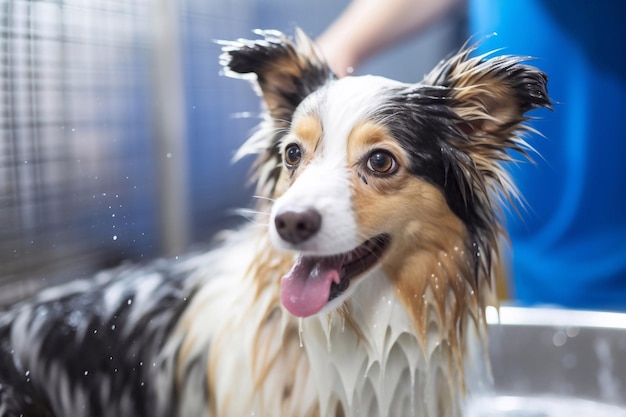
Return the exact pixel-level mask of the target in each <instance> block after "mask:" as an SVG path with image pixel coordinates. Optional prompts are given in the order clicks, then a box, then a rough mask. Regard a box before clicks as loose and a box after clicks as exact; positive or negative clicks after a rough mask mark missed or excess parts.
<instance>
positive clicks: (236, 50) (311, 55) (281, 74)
mask: <svg viewBox="0 0 626 417" xmlns="http://www.w3.org/2000/svg"><path fill="white" fill-rule="evenodd" d="M255 33H256V34H258V35H260V36H261V37H262V38H261V39H257V40H245V39H240V40H238V41H234V42H223V43H222V44H223V48H222V50H223V51H224V54H223V55H222V56H221V63H222V65H224V67H225V69H226V71H227V73H230V74H231V75H232V73H236V74H256V80H257V83H258V86H259V88H260V89H261V93H262V96H263V100H264V101H265V104H266V105H267V110H268V112H269V114H270V116H271V117H272V119H273V120H274V122H275V125H276V126H277V127H285V126H287V125H288V124H289V122H290V121H291V117H292V115H293V112H294V111H295V109H296V107H297V106H298V105H299V104H300V103H301V102H302V100H304V98H305V97H307V96H308V95H309V94H311V93H312V92H313V91H315V90H317V89H318V88H319V87H320V86H322V85H324V84H325V83H326V82H328V81H329V80H330V79H332V78H334V77H335V76H334V75H333V73H332V71H331V70H330V67H329V66H328V65H327V64H326V63H325V62H324V61H323V60H322V59H321V58H320V57H319V55H318V54H317V53H316V51H315V46H314V44H313V41H312V40H311V39H310V38H309V37H308V36H307V35H305V34H304V32H302V30H300V29H296V34H295V41H292V40H290V39H289V38H287V36H285V35H284V34H282V33H281V32H278V31H274V30H257V31H255Z"/></svg>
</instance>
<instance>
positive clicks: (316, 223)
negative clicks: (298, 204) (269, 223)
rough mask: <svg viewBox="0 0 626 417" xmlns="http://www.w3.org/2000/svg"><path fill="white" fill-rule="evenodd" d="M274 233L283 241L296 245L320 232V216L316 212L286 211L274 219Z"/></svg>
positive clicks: (309, 210) (310, 210)
mask: <svg viewBox="0 0 626 417" xmlns="http://www.w3.org/2000/svg"><path fill="white" fill-rule="evenodd" d="M274 224H275V225H276V231H277V232H278V235H279V236H280V237H281V238H283V240H285V241H287V242H289V243H293V244H294V245H297V244H298V243H301V242H304V241H305V240H307V239H309V238H310V237H311V236H313V235H314V234H315V233H317V232H318V231H319V230H320V226H321V225H322V216H321V215H320V214H319V213H318V212H317V210H313V209H308V210H305V211H286V212H284V213H281V214H279V215H277V216H276V218H275V219H274Z"/></svg>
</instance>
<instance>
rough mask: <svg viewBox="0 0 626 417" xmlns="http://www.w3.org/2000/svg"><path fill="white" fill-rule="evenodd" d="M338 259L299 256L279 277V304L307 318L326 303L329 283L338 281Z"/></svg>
mask: <svg viewBox="0 0 626 417" xmlns="http://www.w3.org/2000/svg"><path fill="white" fill-rule="evenodd" d="M339 268H341V259H340V258H339V257H329V258H307V257H303V256H301V257H299V258H298V259H297V260H296V263H295V264H294V265H293V266H292V267H291V271H289V272H288V273H287V275H285V276H284V277H283V279H282V280H281V287H282V294H281V298H282V301H283V305H284V306H285V308H286V309H287V310H289V312H290V313H291V314H293V315H294V316H297V317H308V316H311V315H313V314H315V313H317V312H318V311H320V310H321V309H322V308H323V307H324V306H325V305H326V303H327V302H328V296H329V295H330V286H331V284H332V283H333V282H335V283H337V284H338V283H339V280H340V275H339Z"/></svg>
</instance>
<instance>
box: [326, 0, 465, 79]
mask: <svg viewBox="0 0 626 417" xmlns="http://www.w3.org/2000/svg"><path fill="white" fill-rule="evenodd" d="M463 2H464V0H354V1H353V2H352V3H351V4H350V5H349V6H348V7H347V8H346V10H345V11H344V12H343V13H342V15H341V16H339V18H337V20H335V21H334V22H333V23H332V24H331V26H330V27H329V28H328V29H326V31H325V32H324V33H323V34H322V35H321V36H320V37H319V38H318V39H317V44H318V46H319V48H320V51H321V52H322V55H323V56H324V58H325V59H326V60H327V61H328V63H329V65H330V66H331V68H332V69H333V71H334V72H335V73H336V74H337V75H338V76H344V75H346V74H349V73H350V72H352V68H353V67H355V66H357V65H359V64H360V63H362V62H363V61H364V60H365V59H366V58H368V57H370V56H372V55H374V54H375V53H377V52H379V51H381V50H382V49H384V48H386V47H388V46H390V45H392V44H394V43H396V42H399V41H400V40H402V39H404V38H406V37H408V36H410V35H412V34H414V33H415V32H418V31H419V30H421V29H423V28H425V27H426V26H428V25H429V24H431V23H433V22H434V21H436V20H438V19H439V18H441V17H443V16H444V15H445V14H447V13H448V12H449V11H451V10H452V9H453V8H454V7H456V6H458V5H460V4H462V3H463Z"/></svg>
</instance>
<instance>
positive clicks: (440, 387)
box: [0, 31, 550, 417]
mask: <svg viewBox="0 0 626 417" xmlns="http://www.w3.org/2000/svg"><path fill="white" fill-rule="evenodd" d="M258 35H259V38H257V39H255V40H238V41H235V42H224V43H223V51H224V54H223V56H222V58H221V61H222V63H223V65H224V67H225V72H226V73H227V74H229V75H236V76H239V77H243V78H248V79H249V80H250V81H251V82H252V83H253V84H254V86H255V87H257V89H258V91H259V93H260V94H261V96H262V99H263V103H264V109H265V116H266V117H265V120H264V121H263V123H262V124H261V126H260V127H259V129H258V130H257V131H256V132H255V133H254V134H253V135H252V137H251V138H250V139H249V140H248V141H247V142H246V144H245V145H244V146H243V147H242V149H241V150H240V154H241V155H244V154H250V153H253V154H257V155H258V159H257V164H256V175H257V176H256V180H257V183H258V194H259V196H261V197H262V198H261V199H260V200H259V201H260V203H259V205H258V207H257V210H258V215H257V221H256V222H254V223H252V224H250V225H248V226H245V227H243V228H242V229H241V230H238V231H235V232H232V233H231V234H230V236H229V237H228V238H226V239H225V241H224V242H222V243H221V244H220V245H219V247H217V248H216V249H214V250H212V251H210V252H208V253H206V254H202V255H194V256H189V257H188V258H186V259H184V260H179V261H176V262H170V261H157V262H155V263H153V264H151V265H148V266H141V267H122V268H119V269H116V270H112V271H106V272H102V273H100V274H99V275H97V276H96V277H95V278H93V279H91V280H88V281H79V282H73V283H71V284H68V285H65V286H62V287H59V288H53V289H49V290H47V291H45V292H43V293H41V294H40V295H38V296H37V297H35V298H33V299H31V300H27V301H25V302H23V303H21V304H19V305H16V306H14V307H13V308H11V309H10V310H8V311H5V312H4V313H3V314H2V316H0V317H1V318H0V416H5V417H8V416H11V417H12V416H74V417H80V416H91V417H93V416H103V417H104V416H116V417H117V416H131V415H132V416H150V417H155V416H157V417H158V416H192V415H195V416H224V417H226V416H228V417H232V416H251V415H257V416H272V417H278V416H294V417H295V416H299V417H301V416H320V415H321V416H407V415H420V416H430V417H435V416H437V417H440V416H458V415H461V413H462V403H463V398H464V396H465V393H466V386H467V384H466V372H465V370H466V357H467V354H468V337H469V335H470V334H473V333H477V334H478V335H479V336H480V335H483V336H484V317H483V315H484V308H485V306H486V304H487V303H488V300H489V298H490V297H491V294H492V290H493V285H494V283H493V281H494V278H493V277H494V271H495V270H497V269H498V268H499V252H498V245H499V241H500V238H501V236H502V235H503V229H502V227H501V225H500V222H499V207H500V204H501V203H502V202H506V201H513V200H515V199H516V198H517V195H516V191H515V188H514V186H513V184H512V182H511V180H510V178H509V176H508V175H507V173H506V171H505V170H504V169H503V167H502V162H506V161H509V160H511V158H513V156H512V155H513V154H512V153H511V152H513V153H515V152H518V153H521V154H522V155H523V154H525V151H526V144H525V141H524V140H523V138H522V137H521V136H522V134H523V133H524V132H525V131H527V130H528V129H529V128H528V127H527V126H526V125H525V122H526V121H527V120H528V117H527V115H526V113H527V112H528V111H530V110H533V109H535V108H539V107H549V106H550V102H549V99H548V97H547V92H546V83H547V78H546V76H545V74H543V73H542V72H541V71H539V70H537V69H536V68H534V67H531V66H528V65H525V64H524V63H523V61H524V59H522V58H519V57H513V56H495V57H491V56H473V55H472V53H473V50H472V48H466V49H463V50H461V51H460V52H459V53H457V54H456V55H454V56H452V57H451V58H450V59H448V60H445V61H443V62H441V63H440V64H439V65H438V66H437V67H436V68H435V69H434V70H433V71H432V72H431V73H430V74H429V75H427V76H426V77H425V78H424V79H423V80H422V81H421V82H419V83H416V84H406V83H401V82H397V81H393V80H390V79H386V78H382V77H375V76H364V77H346V78H342V79H337V78H336V77H335V76H334V75H333V73H332V72H331V70H330V69H329V67H328V66H327V65H326V64H325V63H324V61H323V59H321V57H320V56H319V55H318V54H317V53H316V51H315V46H314V45H313V43H312V42H311V41H310V40H309V39H308V38H306V36H304V35H303V34H302V33H301V32H298V33H297V35H296V40H295V41H292V40H290V39H288V38H287V37H286V36H285V35H283V34H281V33H278V32H274V31H260V32H258ZM259 223H260V224H261V226H259Z"/></svg>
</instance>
